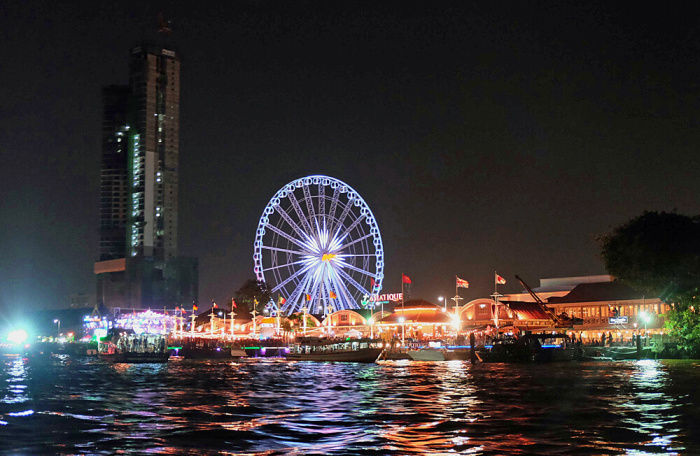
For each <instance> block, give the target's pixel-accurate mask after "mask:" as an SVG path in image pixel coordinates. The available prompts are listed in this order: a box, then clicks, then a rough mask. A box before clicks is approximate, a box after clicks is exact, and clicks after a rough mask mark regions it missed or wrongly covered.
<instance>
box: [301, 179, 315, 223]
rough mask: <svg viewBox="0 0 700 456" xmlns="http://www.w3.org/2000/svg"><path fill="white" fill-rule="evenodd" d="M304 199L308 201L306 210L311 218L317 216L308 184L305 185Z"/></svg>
mask: <svg viewBox="0 0 700 456" xmlns="http://www.w3.org/2000/svg"><path fill="white" fill-rule="evenodd" d="M304 201H306V210H307V211H308V212H307V213H308V214H309V218H311V219H312V220H313V219H315V218H316V212H315V211H314V200H313V199H311V191H310V190H309V186H308V185H304Z"/></svg>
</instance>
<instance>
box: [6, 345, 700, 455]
mask: <svg viewBox="0 0 700 456" xmlns="http://www.w3.org/2000/svg"><path fill="white" fill-rule="evenodd" d="M0 362H1V363H2V364H1V365H0V369H1V370H0V399H1V402H0V454H10V455H39V454H51V455H54V454H56V455H59V454H60V455H73V454H109V455H111V454H129V455H131V454H138V455H141V454H194V455H205V454H270V455H278V454H279V455H282V454H285V455H286V454H292V455H312V454H315V455H354V454H358V455H364V454H370V455H372V454H376V455H385V454H387V455H389V454H400V455H404V454H429V455H442V454H445V455H447V454H473V455H526V454H527V455H537V454H560V455H594V454H595V455H599V454H606V455H607V454H615V455H618V454H620V455H621V454H629V455H643V454H689V455H693V454H695V455H697V454H700V395H699V393H698V392H697V390H698V385H700V362H698V361H650V360H647V361H618V362H598V363H593V362H591V363H586V362H581V363H579V362H573V363H559V364H546V365H545V364H543V365H524V364H482V365H476V366H472V365H470V364H469V363H467V362H463V361H450V362H433V363H428V362H411V361H406V360H402V361H386V362H381V363H379V364H352V363H347V364H345V363H311V362H287V361H284V360H281V359H264V358H263V359H250V360H242V361H240V362H234V361H192V362H189V361H183V362H173V361H170V362H169V363H167V364H162V365H157V364H142V365H126V364H116V365H110V364H106V363H104V362H101V361H99V360H97V359H87V358H83V359H76V358H70V357H68V356H63V357H53V358H51V359H50V360H48V361H44V362H41V363H37V362H33V363H27V362H25V361H23V360H22V359H21V358H15V357H2V358H0Z"/></svg>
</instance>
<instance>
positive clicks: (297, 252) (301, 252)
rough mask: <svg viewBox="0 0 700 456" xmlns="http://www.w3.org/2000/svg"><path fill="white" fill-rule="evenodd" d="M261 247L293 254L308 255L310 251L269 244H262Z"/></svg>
mask: <svg viewBox="0 0 700 456" xmlns="http://www.w3.org/2000/svg"><path fill="white" fill-rule="evenodd" d="M262 248H263V249H265V250H273V251H275V252H287V253H291V254H294V255H310V252H306V251H302V250H289V249H281V248H279V247H271V246H269V245H263V246H262Z"/></svg>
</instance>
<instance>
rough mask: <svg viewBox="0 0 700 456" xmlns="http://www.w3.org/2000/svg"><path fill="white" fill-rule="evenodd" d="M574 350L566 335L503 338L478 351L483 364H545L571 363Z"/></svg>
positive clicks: (532, 335)
mask: <svg viewBox="0 0 700 456" xmlns="http://www.w3.org/2000/svg"><path fill="white" fill-rule="evenodd" d="M575 353H576V349H575V347H574V345H573V344H572V343H571V339H570V338H569V336H568V335H566V334H531V333H528V334H524V335H522V336H519V337H518V336H503V337H501V338H498V339H496V340H494V341H493V344H491V345H485V346H484V347H483V348H482V349H481V350H479V352H478V354H479V357H480V358H481V359H482V360H483V361H484V362H494V363H505V362H523V363H533V362H534V363H547V362H558V361H573V359H574V355H575Z"/></svg>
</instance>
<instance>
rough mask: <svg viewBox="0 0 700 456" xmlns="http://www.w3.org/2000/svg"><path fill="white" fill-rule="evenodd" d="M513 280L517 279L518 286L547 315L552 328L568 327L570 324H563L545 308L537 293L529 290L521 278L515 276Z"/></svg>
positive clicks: (561, 320)
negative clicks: (520, 286) (521, 287)
mask: <svg viewBox="0 0 700 456" xmlns="http://www.w3.org/2000/svg"><path fill="white" fill-rule="evenodd" d="M515 278H516V279H518V282H520V285H522V286H523V287H525V289H526V290H527V292H528V293H530V296H532V298H533V299H534V300H535V302H536V303H537V304H539V306H540V308H541V309H542V311H543V312H544V313H546V314H547V316H548V317H549V319H550V320H552V322H553V323H554V326H569V324H570V322H564V320H563V319H562V318H560V317H557V316H556V315H555V314H554V312H552V309H550V308H549V307H547V304H545V303H544V301H542V300H541V299H540V297H539V296H537V293H535V292H534V291H532V288H530V287H529V286H528V285H527V284H526V283H525V281H524V280H523V279H521V278H520V277H519V276H517V275H516V276H515Z"/></svg>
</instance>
